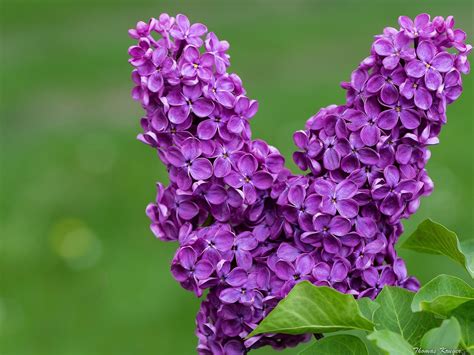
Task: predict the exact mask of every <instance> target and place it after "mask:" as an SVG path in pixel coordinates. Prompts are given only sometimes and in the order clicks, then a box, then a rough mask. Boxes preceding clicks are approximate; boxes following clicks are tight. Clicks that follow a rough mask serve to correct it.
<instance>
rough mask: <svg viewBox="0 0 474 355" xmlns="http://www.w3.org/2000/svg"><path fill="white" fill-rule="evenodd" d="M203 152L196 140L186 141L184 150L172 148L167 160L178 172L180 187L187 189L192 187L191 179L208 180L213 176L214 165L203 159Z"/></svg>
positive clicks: (169, 150) (167, 154)
mask: <svg viewBox="0 0 474 355" xmlns="http://www.w3.org/2000/svg"><path fill="white" fill-rule="evenodd" d="M201 154H202V150H201V147H200V144H199V141H197V140H196V139H194V138H189V139H187V140H186V141H184V143H183V146H182V148H181V149H180V148H178V147H170V148H169V149H168V152H167V153H166V158H167V159H168V161H169V162H170V164H171V165H172V166H174V167H176V168H179V171H178V180H177V182H178V185H179V186H180V187H182V188H186V187H188V186H190V185H191V178H193V179H195V180H206V179H209V178H210V177H211V176H212V164H211V162H210V161H209V159H206V158H203V157H201Z"/></svg>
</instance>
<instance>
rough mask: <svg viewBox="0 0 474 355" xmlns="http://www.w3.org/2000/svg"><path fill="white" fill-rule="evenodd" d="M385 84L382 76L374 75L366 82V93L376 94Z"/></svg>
mask: <svg viewBox="0 0 474 355" xmlns="http://www.w3.org/2000/svg"><path fill="white" fill-rule="evenodd" d="M384 84H385V79H384V77H383V76H382V75H379V74H378V75H374V76H373V77H371V78H370V79H369V81H368V82H367V91H368V92H371V93H375V92H378V91H379V90H380V89H382V86H384Z"/></svg>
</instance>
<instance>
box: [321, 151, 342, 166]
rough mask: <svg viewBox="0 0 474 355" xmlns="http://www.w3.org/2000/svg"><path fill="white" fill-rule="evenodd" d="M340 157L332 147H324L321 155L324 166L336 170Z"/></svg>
mask: <svg viewBox="0 0 474 355" xmlns="http://www.w3.org/2000/svg"><path fill="white" fill-rule="evenodd" d="M340 160H341V157H340V156H339V153H338V152H337V151H336V150H335V149H334V148H329V149H326V151H325V152H324V155H323V163H324V167H325V168H326V169H328V170H336V169H337V168H338V167H339V163H340Z"/></svg>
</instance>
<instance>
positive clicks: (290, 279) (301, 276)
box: [275, 254, 314, 293]
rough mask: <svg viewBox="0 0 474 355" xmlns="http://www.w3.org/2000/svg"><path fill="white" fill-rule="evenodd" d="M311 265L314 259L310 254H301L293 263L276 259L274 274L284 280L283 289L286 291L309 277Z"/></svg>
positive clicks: (312, 265)
mask: <svg viewBox="0 0 474 355" xmlns="http://www.w3.org/2000/svg"><path fill="white" fill-rule="evenodd" d="M313 267H314V260H313V258H312V257H311V255H309V254H301V255H299V256H298V257H297V258H296V260H295V264H294V265H293V264H292V263H290V262H288V261H285V260H279V261H277V263H276V264H275V274H276V276H277V277H278V278H279V279H281V280H283V281H285V284H284V286H283V289H286V290H287V292H288V291H290V290H291V288H292V287H293V286H294V285H295V284H296V283H297V282H299V281H302V280H308V279H309V278H310V277H311V270H312V269H313ZM285 293H286V292H285Z"/></svg>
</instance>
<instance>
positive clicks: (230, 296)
mask: <svg viewBox="0 0 474 355" xmlns="http://www.w3.org/2000/svg"><path fill="white" fill-rule="evenodd" d="M240 294H241V293H240V290H238V289H235V288H226V289H224V290H222V291H221V293H220V294H219V299H220V300H221V301H222V302H224V303H235V302H237V301H238V300H239V299H240Z"/></svg>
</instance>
